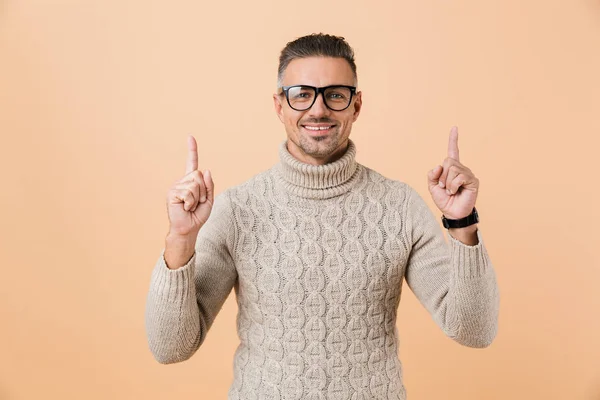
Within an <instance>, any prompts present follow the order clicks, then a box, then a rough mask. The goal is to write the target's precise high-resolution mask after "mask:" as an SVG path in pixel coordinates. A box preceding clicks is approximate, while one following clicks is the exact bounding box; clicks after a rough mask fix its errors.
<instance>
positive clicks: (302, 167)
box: [146, 34, 499, 400]
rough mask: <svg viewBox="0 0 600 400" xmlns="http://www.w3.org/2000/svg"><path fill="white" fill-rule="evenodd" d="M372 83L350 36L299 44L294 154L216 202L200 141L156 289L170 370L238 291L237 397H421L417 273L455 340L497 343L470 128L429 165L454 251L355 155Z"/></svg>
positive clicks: (153, 303)
mask: <svg viewBox="0 0 600 400" xmlns="http://www.w3.org/2000/svg"><path fill="white" fill-rule="evenodd" d="M356 85H357V76H356V66H355V63H354V55H353V51H352V49H351V48H350V46H349V45H348V43H346V41H345V40H344V39H343V38H341V37H335V36H330V35H323V34H318V35H309V36H305V37H301V38H298V39H297V40H295V41H292V42H290V43H288V44H287V46H286V47H285V48H284V49H283V50H282V52H281V56H280V65H279V80H278V86H279V88H278V91H277V93H275V94H274V95H273V100H274V106H275V111H276V113H277V116H278V117H279V119H280V120H281V122H282V123H283V125H284V126H285V130H286V133H287V139H286V140H285V141H282V143H281V145H280V147H279V157H280V161H279V162H278V163H277V164H276V165H275V166H273V167H272V168H270V169H269V170H267V171H264V172H262V173H259V174H257V175H255V176H254V177H252V178H251V179H249V180H248V181H246V182H244V183H242V184H240V185H238V186H235V187H232V188H229V189H227V190H225V191H224V192H223V193H221V194H220V195H219V196H217V197H216V198H215V197H214V184H213V181H212V177H211V175H210V172H209V171H206V172H200V171H199V170H198V156H197V145H196V141H195V139H194V138H193V137H191V136H190V137H189V138H188V145H189V155H188V164H187V170H186V175H185V176H184V177H183V178H182V179H181V180H180V181H178V182H177V183H176V184H175V185H174V186H173V188H171V189H170V191H169V193H168V198H167V208H168V215H169V220H170V230H169V233H168V235H167V237H166V240H165V248H164V250H163V252H162V253H161V255H160V257H159V259H158V261H157V263H156V265H155V268H154V270H153V272H152V278H151V284H150V285H151V286H150V290H149V293H148V298H147V309H146V327H147V335H148V343H149V347H150V349H151V351H152V354H153V355H154V357H155V358H156V359H157V360H158V361H159V362H160V363H164V364H168V363H175V362H181V361H184V360H186V359H188V358H190V357H191V356H192V355H193V354H194V353H195V351H196V350H197V349H198V347H199V346H200V345H201V344H202V343H203V341H204V339H205V338H206V334H207V332H208V330H209V328H210V327H211V325H212V323H213V322H214V319H215V317H216V315H217V313H218V312H219V310H220V309H221V307H222V305H223V303H224V302H225V300H226V298H227V296H228V295H229V293H230V292H231V289H232V288H234V289H235V293H236V298H237V303H238V307H239V312H238V317H237V331H238V335H239V338H240V345H239V346H238V348H237V350H236V352H235V357H234V380H233V383H232V385H231V387H230V389H229V392H228V398H229V399H244V400H246V399H255V398H265V399H325V398H327V399H374V398H377V399H406V390H405V387H404V384H403V381H402V375H403V373H402V364H401V362H400V361H399V359H398V335H397V329H396V315H397V309H398V304H399V301H400V294H401V289H402V281H403V279H406V281H407V284H408V285H409V287H410V288H411V290H412V291H413V292H414V294H415V295H416V297H417V298H418V299H419V301H420V302H421V303H422V304H423V305H424V307H425V308H426V309H427V311H428V312H429V313H430V314H431V315H432V317H433V319H434V320H435V322H436V323H437V324H438V325H439V326H440V328H441V329H442V330H443V331H444V332H445V334H446V335H448V336H449V337H450V338H452V339H454V340H455V341H457V342H458V343H461V344H463V345H466V346H470V347H486V346H488V345H489V344H490V343H491V342H492V340H493V339H494V337H495V335H496V332H497V320H498V305H499V295H498V288H497V284H496V278H495V272H494V269H493V266H492V263H491V261H490V259H489V256H488V254H487V251H486V248H485V246H484V244H483V242H482V237H481V232H480V231H479V230H478V228H477V224H476V222H477V221H478V220H477V214H476V210H475V200H476V197H477V193H478V187H479V180H478V179H477V178H476V177H475V176H474V175H473V173H472V172H471V170H470V169H469V168H467V167H466V166H464V165H462V164H461V163H460V161H459V152H458V145H457V140H458V136H457V135H458V133H457V131H456V129H455V128H453V129H452V130H451V132H450V138H449V146H448V157H447V158H446V159H445V160H444V162H443V164H442V165H438V166H436V167H435V168H433V170H431V171H429V173H428V182H429V191H430V194H431V195H432V197H433V201H434V202H435V204H436V206H437V207H438V208H439V209H440V211H441V212H442V214H443V216H444V218H447V219H449V220H450V221H449V222H448V224H449V225H448V226H447V227H448V228H449V244H448V243H446V241H445V240H444V236H443V234H442V230H441V228H440V226H439V225H438V222H437V219H436V217H435V216H434V215H433V213H432V212H431V210H430V209H429V208H428V207H427V205H426V203H425V202H424V200H423V199H422V198H421V196H420V195H419V194H418V193H417V192H416V191H415V190H414V189H413V188H412V187H411V186H409V185H408V184H406V183H403V182H400V181H394V180H391V179H387V178H385V177H383V176H382V175H380V174H378V173H377V172H375V171H373V170H371V169H369V168H367V167H365V166H363V165H361V164H359V163H358V162H357V161H356V160H355V154H356V147H355V144H354V143H353V142H352V141H351V140H350V139H349V136H350V132H351V128H352V123H353V122H354V121H356V119H357V118H358V115H359V113H360V109H361V105H362V99H361V92H359V91H356ZM213 200H214V206H213ZM209 216H210V218H209ZM445 226H446V225H445Z"/></svg>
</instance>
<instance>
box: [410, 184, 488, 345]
mask: <svg viewBox="0 0 600 400" xmlns="http://www.w3.org/2000/svg"><path fill="white" fill-rule="evenodd" d="M408 191H409V193H408V196H407V197H408V200H407V206H406V213H407V215H406V219H405V220H406V221H407V226H406V228H407V229H406V232H407V235H408V243H409V246H412V248H411V251H410V254H409V257H408V261H407V267H406V274H405V278H406V282H407V284H408V286H409V287H410V289H411V290H412V291H413V293H414V294H415V296H416V297H417V298H418V299H419V301H420V302H421V304H422V305H423V306H424V307H425V308H426V309H427V311H428V312H429V313H430V314H431V316H432V317H433V319H434V321H435V322H436V324H437V325H438V326H439V327H440V328H441V329H442V330H443V331H444V333H445V334H446V335H447V336H448V337H450V338H452V339H453V340H455V341H456V342H458V343H460V344H462V345H465V346H469V347H487V346H489V345H490V344H491V343H492V341H493V340H494V338H495V337H496V333H497V331H498V311H499V290H498V285H497V282H496V275H495V272H494V268H493V265H492V262H491V260H490V258H489V256H488V253H487V250H486V248H485V244H484V242H483V238H482V235H481V230H480V229H479V228H478V229H477V238H478V240H479V243H477V244H476V245H473V246H470V245H466V244H464V243H462V242H460V241H459V240H457V239H455V238H453V237H452V235H450V234H449V233H448V240H449V243H447V242H446V241H445V240H444V235H443V233H442V227H441V226H440V224H439V223H438V222H437V220H436V218H435V216H434V215H433V213H432V211H431V210H430V209H429V207H428V206H427V204H426V203H425V201H424V200H423V198H422V197H421V196H420V195H419V193H417V192H416V191H415V190H414V189H413V188H412V187H410V186H408Z"/></svg>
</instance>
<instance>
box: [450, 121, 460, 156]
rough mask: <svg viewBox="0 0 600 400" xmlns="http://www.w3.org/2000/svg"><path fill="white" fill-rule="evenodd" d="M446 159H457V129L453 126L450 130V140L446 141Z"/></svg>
mask: <svg viewBox="0 0 600 400" xmlns="http://www.w3.org/2000/svg"><path fill="white" fill-rule="evenodd" d="M448 157H450V158H453V159H455V160H457V161H458V160H459V159H458V128H457V127H456V126H453V127H452V129H451V130H450V138H449V139H448Z"/></svg>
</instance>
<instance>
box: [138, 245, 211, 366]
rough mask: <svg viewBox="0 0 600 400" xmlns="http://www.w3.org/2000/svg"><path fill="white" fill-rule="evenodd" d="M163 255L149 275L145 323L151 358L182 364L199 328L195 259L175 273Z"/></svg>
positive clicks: (193, 346) (196, 343)
mask: <svg viewBox="0 0 600 400" xmlns="http://www.w3.org/2000/svg"><path fill="white" fill-rule="evenodd" d="M165 253H166V250H165ZM165 253H163V254H162V255H161V257H160V259H159V260H158V262H157V264H156V265H155V267H154V270H153V272H152V277H151V283H150V291H149V292H148V296H147V300H146V314H145V317H146V318H145V322H146V333H147V338H148V345H149V347H150V350H151V352H152V354H153V355H154V358H155V359H156V360H157V361H158V362H160V363H162V364H170V363H175V362H181V361H185V360H187V359H188V358H190V357H191V356H192V354H194V352H195V351H196V350H197V349H198V347H199V345H200V340H201V337H202V335H201V332H202V327H201V326H200V323H201V318H200V313H199V308H198V303H197V302H196V290H195V287H194V272H195V267H196V266H195V265H194V260H195V257H192V259H190V260H189V262H187V263H186V264H184V265H182V266H181V267H179V268H177V269H170V268H168V267H167V264H166V262H165Z"/></svg>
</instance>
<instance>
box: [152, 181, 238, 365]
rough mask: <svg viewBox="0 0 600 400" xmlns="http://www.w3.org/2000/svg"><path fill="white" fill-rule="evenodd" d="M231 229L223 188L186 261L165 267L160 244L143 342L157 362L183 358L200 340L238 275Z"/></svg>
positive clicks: (191, 352) (229, 208) (202, 340)
mask: <svg viewBox="0 0 600 400" xmlns="http://www.w3.org/2000/svg"><path fill="white" fill-rule="evenodd" d="M234 234H235V229H234V225H233V214H232V211H231V201H230V200H229V197H228V193H227V192H224V193H222V194H221V195H219V196H217V197H216V198H215V204H214V207H213V209H212V212H211V214H210V217H209V219H208V220H207V221H206V223H205V224H204V225H203V226H202V228H200V231H199V232H198V236H197V240H196V244H195V249H194V253H193V255H192V256H191V259H189V261H187V263H186V264H184V265H183V266H182V267H179V268H177V269H169V267H167V263H166V261H165V258H164V251H165V250H164V249H163V250H162V252H161V255H160V257H159V259H158V261H157V262H156V264H155V266H154V269H153V271H152V275H151V280H150V289H149V291H148V296H147V300H146V313H145V322H146V336H147V339H148V345H149V348H150V351H151V352H152V354H153V355H154V358H155V359H156V360H157V361H158V362H160V363H162V364H171V363H176V362H181V361H185V360H187V359H189V358H190V357H191V356H192V355H193V354H194V353H195V352H196V351H197V350H198V348H199V347H200V345H201V344H202V343H203V342H204V339H205V338H206V334H207V332H208V330H209V329H210V327H211V325H212V324H213V322H214V320H215V317H216V316H217V314H218V312H219V311H220V309H221V307H222V306H223V304H224V303H225V300H226V299H227V296H228V295H229V293H230V292H231V289H232V287H233V285H234V284H235V282H236V280H237V271H236V268H235V265H234V262H233V258H232V256H231V252H230V251H231V249H232V243H233V235H234Z"/></svg>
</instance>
